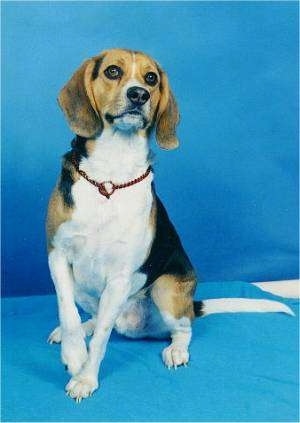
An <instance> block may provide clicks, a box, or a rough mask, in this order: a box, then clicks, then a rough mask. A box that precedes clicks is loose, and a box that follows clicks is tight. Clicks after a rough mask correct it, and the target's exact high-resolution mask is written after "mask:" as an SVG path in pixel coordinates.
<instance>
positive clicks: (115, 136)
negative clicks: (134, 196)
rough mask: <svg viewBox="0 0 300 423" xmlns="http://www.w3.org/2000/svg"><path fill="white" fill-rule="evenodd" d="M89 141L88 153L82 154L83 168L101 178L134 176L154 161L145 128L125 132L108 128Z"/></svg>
mask: <svg viewBox="0 0 300 423" xmlns="http://www.w3.org/2000/svg"><path fill="white" fill-rule="evenodd" d="M88 142H89V148H88V155H87V157H86V158H82V160H81V162H80V168H81V169H82V170H84V171H85V172H86V173H87V174H88V176H89V177H90V178H92V179H95V180H97V181H113V182H114V183H122V182H126V181H129V180H133V179H135V178H137V177H139V176H140V175H141V174H143V173H144V172H145V171H146V169H147V167H148V166H149V164H150V150H149V145H148V144H149V141H148V139H147V137H146V135H145V134H144V133H142V132H140V133H124V132H121V131H114V130H112V129H111V128H107V129H104V130H103V132H102V133H101V135H100V136H99V137H98V138H96V139H95V140H92V141H91V140H89V141H88Z"/></svg>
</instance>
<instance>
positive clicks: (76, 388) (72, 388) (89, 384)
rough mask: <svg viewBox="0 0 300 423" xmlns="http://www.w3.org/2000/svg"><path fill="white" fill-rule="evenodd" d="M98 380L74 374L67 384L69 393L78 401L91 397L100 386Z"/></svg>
mask: <svg viewBox="0 0 300 423" xmlns="http://www.w3.org/2000/svg"><path fill="white" fill-rule="evenodd" d="M98 386H99V385H98V381H97V380H96V379H94V378H91V377H87V376H80V375H77V376H74V377H72V379H71V380H70V382H69V383H68V384H67V386H66V388H65V389H66V392H67V395H69V396H70V397H71V398H73V399H74V400H75V401H76V402H80V401H81V400H82V399H83V398H87V397H90V396H91V395H92V393H93V392H94V391H95V390H96V389H97V388H98Z"/></svg>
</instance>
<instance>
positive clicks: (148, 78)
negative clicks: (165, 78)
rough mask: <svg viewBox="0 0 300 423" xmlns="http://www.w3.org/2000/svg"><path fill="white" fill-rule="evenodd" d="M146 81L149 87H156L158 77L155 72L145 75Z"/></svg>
mask: <svg viewBox="0 0 300 423" xmlns="http://www.w3.org/2000/svg"><path fill="white" fill-rule="evenodd" d="M144 78H145V81H146V82H147V84H149V85H155V84H156V83H157V75H156V73H154V72H148V73H146V75H145V77H144Z"/></svg>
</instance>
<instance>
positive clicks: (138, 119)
mask: <svg viewBox="0 0 300 423" xmlns="http://www.w3.org/2000/svg"><path fill="white" fill-rule="evenodd" d="M105 119H106V120H107V122H108V123H110V124H113V125H114V126H116V127H117V128H119V129H121V130H130V129H131V130H132V129H144V128H145V127H146V126H147V123H148V120H147V119H146V117H145V115H144V114H143V113H142V111H141V110H139V109H130V110H125V111H124V112H123V113H120V114H118V115H112V114H110V113H106V114H105Z"/></svg>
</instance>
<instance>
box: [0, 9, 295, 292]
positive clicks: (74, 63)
mask: <svg viewBox="0 0 300 423" xmlns="http://www.w3.org/2000/svg"><path fill="white" fill-rule="evenodd" d="M297 7H298V5H297V3H292V2H286V3H284V2H281V3H280V2H279V3H277V2H274V3H273V2H271V3H265V2H261V3H260V2H252V3H251V2H245V3H243V2H242V3H239V2H232V3H230V2H229V3H226V2H225V3H223V2H222V3H217V2H212V3H207V2H201V3H197V2H192V3H188V2H171V3H170V2H133V3H130V2H121V3H117V2H42V3H40V2H25V3H24V2H12V3H8V2H6V3H4V4H3V5H2V9H3V10H2V22H3V56H2V59H3V60H2V63H3V72H2V77H3V85H2V87H3V103H2V111H3V137H2V139H3V144H2V145H3V147H2V148H3V150H2V157H3V164H4V166H3V182H4V188H3V192H2V194H3V226H4V227H3V243H2V245H3V257H2V263H3V281H4V288H3V294H4V295H9V296H11V295H31V294H46V293H49V292H53V288H52V283H51V282H50V278H49V275H48V269H47V258H46V248H45V234H44V219H45V214H46V208H47V201H48V197H49V195H50V192H51V190H52V187H53V185H54V184H55V181H56V178H57V175H58V172H59V169H60V158H61V156H62V154H63V153H64V152H65V151H67V150H68V148H69V144H70V141H71V139H72V134H71V133H70V131H69V129H68V127H67V124H66V122H65V121H64V118H63V115H62V113H61V111H60V110H59V108H58V105H57V103H56V97H57V94H58V92H59V90H60V88H61V87H62V86H63V84H64V83H65V82H66V81H67V80H68V78H69V77H70V75H71V74H72V72H73V71H74V70H75V69H76V68H77V67H78V66H79V65H80V63H81V62H82V61H83V60H84V59H86V58H88V57H90V56H92V55H95V54H97V53H98V52H99V51H101V50H102V49H106V48H110V47H116V46H121V47H123V46H124V47H128V48H133V49H139V50H143V51H145V52H147V53H149V54H150V55H152V56H153V57H155V58H156V59H157V60H158V61H159V62H160V63H161V65H162V66H163V67H164V68H165V69H166V70H167V72H168V75H169V78H170V81H171V85H172V88H173V90H174V92H175V95H176V97H177V101H178V103H179V106H180V111H181V125H180V127H179V137H180V140H181V147H180V148H179V149H178V150H177V151H174V152H164V151H159V149H158V148H157V147H156V146H155V143H154V142H153V148H154V150H155V152H156V165H155V172H156V185H157V191H158V193H159V195H160V196H161V198H162V199H163V201H164V203H165V205H166V207H167V209H168V211H169V214H170V216H171V218H172V220H173V221H174V223H175V225H176V227H177V228H178V231H179V233H180V235H181V239H182V241H183V243H184V245H185V248H186V250H187V251H188V253H189V255H190V257H191V259H192V262H193V263H194V265H195V267H196V269H197V271H198V274H199V278H200V279H202V280H205V281H210V280H215V279H219V280H233V279H242V280H246V281H250V280H270V279H271V280H272V279H287V278H293V277H297V271H298V250H297V247H298V242H297V241H298V240H297V233H298V231H297V192H298V190H297V157H298V155H297V139H298V136H297V130H298V126H297V76H298V68H297V48H298V47H297V32H298V12H297Z"/></svg>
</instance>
